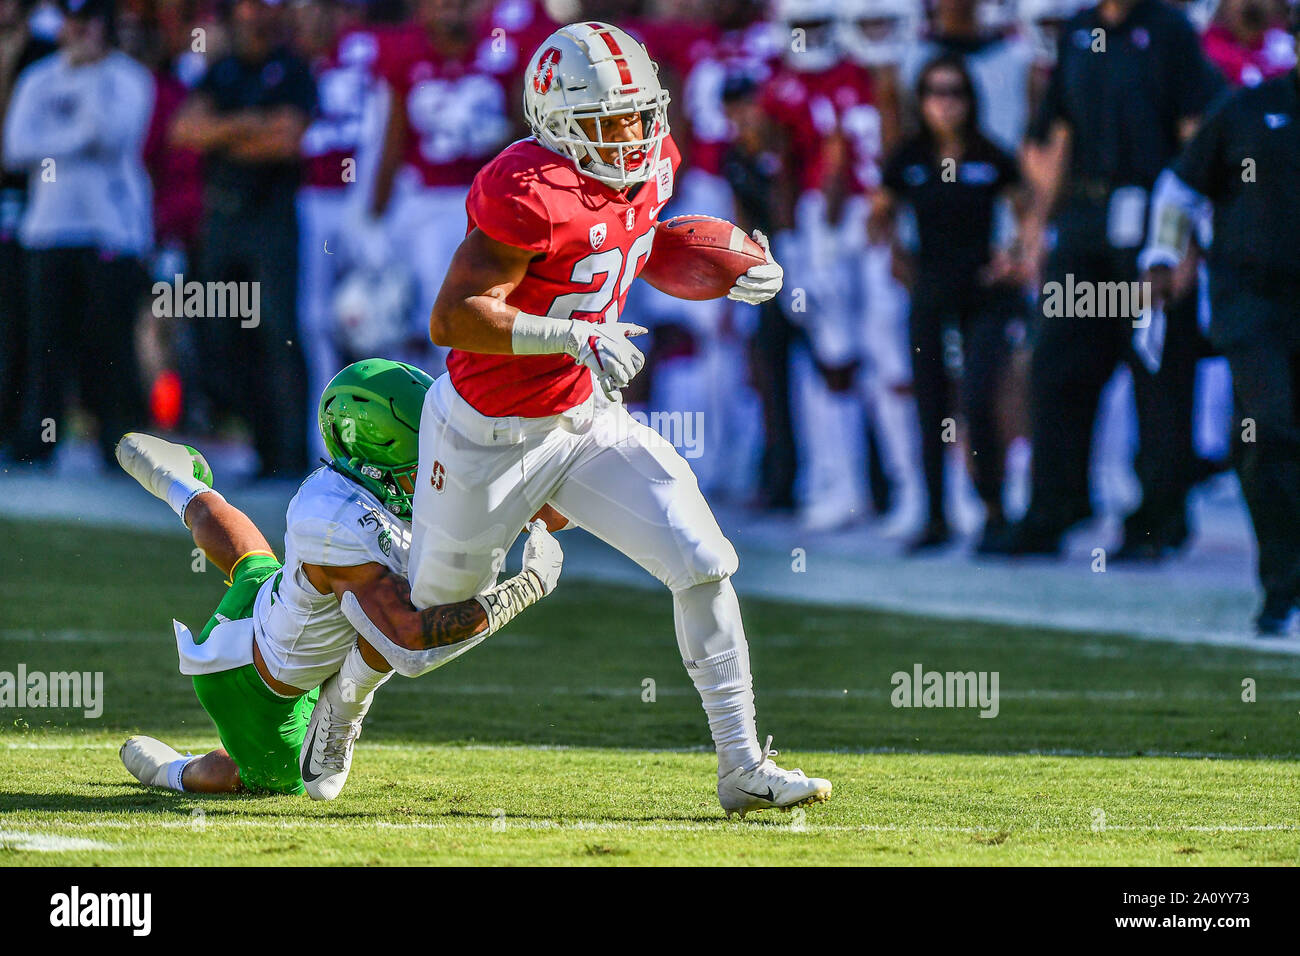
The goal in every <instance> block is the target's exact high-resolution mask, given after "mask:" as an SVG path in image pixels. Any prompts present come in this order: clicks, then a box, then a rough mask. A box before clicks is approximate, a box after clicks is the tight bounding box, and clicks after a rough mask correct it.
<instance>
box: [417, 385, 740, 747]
mask: <svg viewBox="0 0 1300 956" xmlns="http://www.w3.org/2000/svg"><path fill="white" fill-rule="evenodd" d="M547 503H549V504H551V505H552V506H553V507H554V508H555V509H556V510H557V511H559V512H560V513H561V514H563V515H564V516H565V517H566V518H568V519H569V520H570V521H571V522H573V523H574V524H575V525H577V526H578V527H581V528H584V529H586V530H587V531H589V532H591V533H592V534H593V535H595V536H596V537H597V538H600V539H601V540H602V541H604V542H606V543H607V544H609V545H611V546H612V547H614V548H616V549H617V550H619V551H621V552H622V553H623V554H625V555H627V556H628V557H629V558H631V559H632V560H634V561H635V562H636V563H637V564H639V565H641V567H643V568H644V569H645V570H647V571H649V572H650V573H651V574H653V575H654V576H655V577H657V578H658V579H659V580H660V581H662V582H663V583H664V584H665V585H667V586H668V588H669V590H671V591H672V593H673V606H674V620H675V623H676V631H677V644H678V648H679V649H680V651H681V655H682V661H683V663H684V664H685V665H686V669H687V672H688V673H689V674H690V675H691V679H692V681H694V683H695V686H696V688H697V690H699V692H700V695H701V699H702V700H703V703H704V709H705V711H706V713H707V714H708V718H709V727H710V730H711V732H712V734H713V739H714V743H715V745H716V746H717V750H718V757H719V771H720V772H721V773H726V772H729V771H730V770H731V769H732V768H734V767H736V766H744V767H751V766H756V765H757V764H758V763H759V762H760V760H761V759H762V758H761V755H760V753H759V748H758V734H757V731H756V729H755V726H754V703H753V690H752V687H753V684H752V678H751V677H750V672H749V649H748V645H747V644H746V641H745V632H744V627H743V625H742V624H741V619H740V605H739V602H738V601H737V599H736V594H735V591H734V590H733V589H732V586H731V583H730V581H729V580H728V578H729V577H730V575H731V574H732V573H733V572H734V571H735V570H736V566H737V558H736V552H735V549H734V548H733V547H732V546H731V543H730V542H729V541H728V540H727V539H726V537H725V536H724V535H723V534H722V530H721V529H720V528H719V527H718V522H717V520H716V519H715V518H714V517H713V513H712V512H711V511H710V509H709V506H708V504H707V503H706V502H705V500H704V497H703V495H701V494H700V490H699V485H698V484H697V483H696V480H695V476H694V474H693V473H692V472H691V469H690V468H689V467H688V466H687V464H686V462H685V460H683V459H682V457H681V456H680V455H678V454H677V452H676V451H675V450H674V449H673V448H672V447H671V446H670V445H668V443H667V442H666V441H664V440H663V439H661V438H660V436H659V435H658V434H657V433H656V432H654V431H652V430H651V429H649V428H647V427H646V426H644V425H641V424H639V423H638V422H637V421H636V420H635V419H633V418H632V416H631V415H630V414H629V413H628V412H627V410H626V409H624V408H623V407H622V406H621V405H617V404H612V403H610V402H608V401H606V400H605V399H604V397H603V395H602V394H601V393H600V392H599V390H597V392H596V394H595V395H593V396H592V398H590V399H588V400H587V401H586V402H584V403H583V404H581V405H578V406H576V407H575V408H572V409H570V410H569V411H567V412H565V413H563V414H561V415H554V416H550V417H547V418H517V417H516V418H488V417H487V416H484V415H481V414H480V413H479V412H477V411H476V410H475V409H474V408H473V407H471V406H470V404H469V403H468V402H466V401H465V400H464V399H463V398H461V397H460V395H459V394H458V393H457V392H456V390H455V388H454V387H453V386H452V384H451V380H450V378H449V377H448V376H447V375H443V376H442V377H440V378H439V379H438V380H437V382H436V383H435V384H434V387H433V388H431V389H430V390H429V394H428V396H427V398H426V399H425V403H424V410H423V413H422V417H421V419H420V468H419V473H418V475H417V478H416V489H415V504H414V514H413V520H412V542H411V557H410V580H411V599H412V601H413V602H414V603H415V605H416V606H417V607H430V606H433V605H437V604H447V603H451V602H455V601H462V600H465V599H466V598H469V597H471V596H472V595H474V594H477V593H478V592H480V591H482V590H483V589H485V588H487V587H490V586H492V585H493V584H494V583H495V582H496V580H497V576H498V574H499V573H500V571H501V570H502V564H503V562H504V559H505V554H506V552H507V550H509V548H510V546H511V544H512V543H513V542H514V540H515V538H516V536H518V535H519V533H520V531H521V530H522V529H523V527H524V524H525V523H526V522H527V521H528V519H529V518H531V517H532V516H533V515H534V514H535V513H536V512H537V511H538V510H539V509H540V508H541V507H542V505H544V504H547ZM612 623H614V624H615V626H617V625H618V624H622V623H625V622H612ZM626 625H627V626H635V624H634V622H630V621H629V622H626Z"/></svg>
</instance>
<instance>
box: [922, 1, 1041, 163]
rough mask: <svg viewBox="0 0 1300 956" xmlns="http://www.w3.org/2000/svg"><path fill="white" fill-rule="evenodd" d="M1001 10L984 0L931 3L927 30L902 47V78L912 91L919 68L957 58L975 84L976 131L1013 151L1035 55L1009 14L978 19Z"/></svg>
mask: <svg viewBox="0 0 1300 956" xmlns="http://www.w3.org/2000/svg"><path fill="white" fill-rule="evenodd" d="M1001 10H1002V7H1001V5H997V4H993V3H989V2H987V0H936V2H935V7H934V15H933V20H932V22H931V26H930V29H929V30H928V32H927V33H926V34H925V35H924V36H923V37H922V38H921V39H920V41H919V42H917V43H915V44H911V45H910V46H909V47H908V49H907V56H906V57H905V59H904V60H903V65H902V70H901V80H902V82H903V84H904V85H905V86H906V88H907V89H909V90H911V89H913V88H915V86H916V79H917V77H918V76H919V74H920V71H921V68H922V67H923V66H925V64H927V63H929V62H931V61H932V60H934V58H935V57H937V56H940V55H941V54H945V53H947V54H952V55H955V56H960V57H961V58H962V59H963V60H964V61H965V63H966V69H967V70H968V71H969V72H970V76H971V80H972V81H973V82H974V84H975V94H976V97H977V98H978V100H979V104H980V113H979V117H978V122H979V129H980V132H981V133H983V134H984V135H985V136H986V137H988V138H989V139H991V140H992V141H993V142H994V143H995V144H997V145H998V146H999V147H1001V148H1002V149H1004V150H1011V151H1014V150H1017V149H1019V148H1020V142H1021V140H1022V139H1024V135H1025V127H1026V126H1027V125H1028V123H1029V107H1030V82H1029V81H1030V72H1031V67H1032V65H1033V60H1034V56H1033V51H1032V49H1031V48H1030V45H1029V43H1028V42H1027V41H1026V40H1025V39H1024V38H1023V37H1021V36H1020V35H1019V34H1018V33H1016V32H1014V31H1012V30H1011V29H1010V27H1011V23H1010V22H1006V21H1009V19H1010V17H1009V16H1008V17H1002V18H998V17H987V16H985V17H981V16H980V13H981V12H982V11H993V12H1001Z"/></svg>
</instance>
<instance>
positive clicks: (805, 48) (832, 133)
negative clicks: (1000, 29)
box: [761, 0, 920, 531]
mask: <svg viewBox="0 0 1300 956" xmlns="http://www.w3.org/2000/svg"><path fill="white" fill-rule="evenodd" d="M777 11H778V14H779V17H780V19H779V21H778V23H779V27H780V29H781V31H782V35H783V36H784V37H785V38H787V39H786V40H785V42H784V45H783V47H782V49H783V51H784V52H783V53H782V59H781V62H780V65H779V66H778V67H777V69H776V70H775V72H774V73H773V75H772V77H771V79H769V80H768V81H767V83H766V84H765V85H764V89H763V94H762V100H761V103H762V108H763V111H764V113H766V114H767V116H768V118H769V120H770V122H771V129H772V133H771V139H772V144H773V145H772V148H773V150H774V151H775V152H776V153H777V155H779V156H780V158H781V163H782V166H783V168H785V169H787V170H789V171H790V174H789V175H785V176H782V177H781V178H780V180H779V186H780V188H779V189H778V193H777V197H776V203H775V218H776V221H777V223H778V224H779V225H780V230H779V231H778V233H777V235H776V236H775V237H774V239H773V252H774V254H775V255H776V257H777V259H779V260H780V261H781V262H782V263H784V264H785V268H786V271H787V273H788V274H789V275H790V276H791V277H792V279H791V281H788V282H787V283H786V284H785V288H784V289H783V291H782V294H781V300H782V305H783V307H784V308H785V309H786V312H787V315H789V316H790V317H791V319H792V320H793V321H795V322H796V323H798V324H801V325H802V326H803V327H804V329H805V331H806V333H807V339H808V342H809V344H810V352H811V356H810V358H811V362H810V363H809V362H802V361H800V362H799V363H798V364H797V365H796V378H797V381H799V382H800V383H801V384H799V385H798V386H797V389H798V392H799V394H800V395H801V398H802V399H803V405H804V408H805V410H804V411H803V412H802V413H801V414H800V416H799V418H800V421H801V422H802V423H803V427H802V429H801V432H802V435H803V438H804V440H805V446H804V447H805V448H806V450H807V462H808V468H807V475H806V480H805V481H804V482H803V488H802V492H803V499H804V513H803V520H804V524H805V526H806V527H807V528H808V529H809V530H821V531H826V530H831V529H836V528H840V527H844V526H846V525H849V524H851V523H853V522H854V521H857V520H860V519H861V518H863V517H864V516H865V513H866V512H865V508H866V502H865V494H864V490H865V489H864V487H863V485H864V478H865V475H866V473H867V455H866V449H865V447H864V443H863V440H862V438H863V435H864V432H865V431H866V427H865V423H867V422H869V423H870V426H871V428H872V431H873V433H874V435H875V436H877V437H878V439H879V440H880V441H881V443H882V445H883V446H884V448H885V450H886V451H885V453H884V454H883V456H882V457H883V458H884V459H885V461H886V462H887V463H888V474H889V479H890V481H891V483H892V485H893V489H894V491H895V492H896V494H894V499H895V502H894V506H895V508H896V509H897V512H898V514H896V516H895V518H894V519H893V520H895V521H897V520H899V519H900V518H901V519H902V520H904V521H906V520H910V518H911V515H912V513H914V512H916V511H919V504H920V501H919V499H920V496H919V494H918V493H917V492H918V490H919V489H918V487H917V485H918V482H917V481H916V469H915V467H914V465H913V459H914V456H913V453H912V449H913V447H914V445H913V435H914V429H915V426H914V418H913V415H912V413H911V409H910V408H909V407H908V403H907V401H906V399H905V398H904V396H903V395H902V394H901V386H904V385H905V383H906V381H907V379H908V378H909V377H910V375H909V372H908V370H907V368H906V348H905V345H904V339H905V335H906V331H905V328H904V327H903V325H902V320H903V316H902V310H901V308H898V305H899V303H898V301H897V296H896V294H895V293H894V290H893V289H892V288H891V286H890V279H889V269H888V250H887V249H884V248H879V247H877V248H872V247H869V246H868V244H867V233H866V220H867V212H868V208H869V200H868V196H869V194H870V193H871V191H872V190H874V189H875V187H876V186H877V185H878V183H879V175H880V171H879V166H878V163H879V160H880V155H881V151H882V149H884V148H885V147H886V146H889V145H892V144H891V143H888V142H887V141H886V139H885V128H884V125H883V123H882V117H881V114H880V111H879V110H878V109H877V108H876V105H875V97H876V83H875V74H874V73H873V71H872V70H871V69H869V68H867V67H865V66H863V65H861V64H859V63H857V62H855V61H853V60H851V59H849V58H848V57H847V56H846V55H845V52H844V50H843V49H842V47H841V45H840V41H839V39H838V36H839V29H840V21H839V10H838V7H837V5H836V4H834V3H831V2H829V0H798V2H789V3H781V4H778V5H777ZM809 364H811V365H812V366H813V368H814V369H815V371H813V372H812V373H811V374H807V373H806V371H805V370H806V369H807V367H808V365H809Z"/></svg>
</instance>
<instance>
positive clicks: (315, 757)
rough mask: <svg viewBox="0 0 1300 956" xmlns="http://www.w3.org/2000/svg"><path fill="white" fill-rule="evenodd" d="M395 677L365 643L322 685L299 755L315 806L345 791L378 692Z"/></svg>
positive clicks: (357, 647)
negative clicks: (319, 801) (365, 721)
mask: <svg viewBox="0 0 1300 956" xmlns="http://www.w3.org/2000/svg"><path fill="white" fill-rule="evenodd" d="M392 676H393V672H392V669H391V668H390V667H389V666H388V664H387V662H385V661H384V660H383V658H382V657H380V655H379V654H378V653H377V652H376V651H374V650H373V649H371V648H370V647H369V645H367V644H365V642H364V641H362V642H360V643H358V644H355V645H353V647H352V649H351V650H350V651H348V656H347V657H346V658H344V660H343V666H342V667H340V668H339V670H338V673H336V674H333V675H331V676H330V677H329V679H328V680H326V681H325V683H324V684H322V685H321V687H320V696H319V697H318V698H317V700H316V706H315V707H314V708H313V710H312V712H311V720H310V722H309V723H308V725H307V732H306V734H305V735H304V737H303V743H302V749H301V751H300V753H299V761H300V770H301V774H302V782H303V786H304V787H305V788H306V790H307V795H308V796H309V797H311V798H312V799H313V800H333V799H334V798H335V797H337V796H338V795H339V793H340V792H341V791H342V790H343V785H344V784H346V783H347V781H348V773H349V772H350V771H351V769H352V753H353V749H354V747H355V746H356V742H357V738H358V737H360V736H361V725H362V722H363V721H364V720H365V717H366V714H367V713H368V712H369V711H370V705H371V703H372V702H373V701H374V699H375V691H376V690H378V689H379V687H380V686H382V685H383V684H384V683H385V682H386V681H387V680H388V679H389V678H390V677H392Z"/></svg>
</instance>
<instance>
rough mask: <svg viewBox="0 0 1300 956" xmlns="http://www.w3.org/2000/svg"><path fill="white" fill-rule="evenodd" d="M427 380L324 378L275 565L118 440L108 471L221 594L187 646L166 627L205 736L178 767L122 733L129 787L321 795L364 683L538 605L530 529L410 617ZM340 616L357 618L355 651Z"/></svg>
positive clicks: (144, 444)
mask: <svg viewBox="0 0 1300 956" xmlns="http://www.w3.org/2000/svg"><path fill="white" fill-rule="evenodd" d="M430 383H431V379H430V378H429V377H428V376H427V375H425V374H424V373H423V372H421V371H419V370H418V369H414V368H411V367H410V366H406V365H401V364H399V363H397V362H390V361H386V360H383V359H370V360H367V361H363V362H357V363H355V364H353V365H350V366H348V367H347V368H345V369H343V371H341V372H339V374H338V375H336V376H335V377H334V379H333V380H331V382H330V383H329V385H328V386H327V387H326V389H325V391H324V393H323V394H322V396H321V403H320V416H319V419H320V428H321V436H322V438H323V440H324V442H325V446H326V448H327V449H328V450H329V452H330V455H331V457H332V461H331V462H330V463H329V465H328V466H327V467H324V468H321V469H318V470H317V471H315V472H313V473H312V474H311V475H310V476H309V477H308V478H307V479H306V480H305V481H304V482H303V483H302V486H301V487H300V488H299V489H298V493H297V494H296V495H295V496H294V498H293V500H292V501H291V502H290V504H289V509H288V513H287V516H286V518H287V530H286V533H285V560H284V563H283V564H281V563H280V562H279V561H277V560H276V558H275V556H274V554H272V552H271V546H270V545H269V544H268V543H267V541H266V538H265V537H263V535H262V533H261V532H260V531H259V530H258V529H257V527H256V526H255V525H254V524H253V522H252V521H250V520H249V518H248V517H247V516H246V515H244V514H243V513H242V512H241V511H239V510H238V509H236V508H235V507H234V506H233V505H231V504H229V503H228V502H227V501H226V500H225V499H224V498H223V497H222V496H221V495H220V493H218V492H216V491H214V490H213V489H212V488H211V481H212V473H211V471H210V470H209V469H208V466H207V463H206V462H205V461H204V460H203V457H202V456H201V455H200V454H199V453H198V452H196V451H195V450H194V449H192V448H189V447H188V446H186V445H177V444H173V443H171V442H168V441H164V440H163V439H160V438H154V437H152V436H150V435H141V434H136V433H132V434H128V435H126V436H125V437H123V439H122V441H121V442H120V443H119V444H118V449H117V457H118V461H119V462H120V463H121V465H122V467H123V468H124V469H125V470H126V471H127V472H128V473H129V474H130V475H131V476H132V477H134V478H135V479H136V480H137V481H139V482H140V483H141V484H142V485H144V487H145V488H146V489H148V490H149V491H151V492H152V493H153V494H155V495H156V496H157V497H159V498H162V499H163V500H164V501H166V502H167V503H168V504H169V505H171V507H172V508H173V510H175V511H176V513H177V514H178V515H180V516H181V520H182V521H184V522H185V524H186V526H187V527H188V528H189V529H190V531H191V532H192V534H193V535H194V543H195V544H196V545H198V547H199V548H201V549H202V550H203V551H204V553H205V554H206V555H207V558H208V560H209V561H211V562H212V563H213V564H215V565H216V566H217V567H219V568H220V569H221V570H222V571H224V572H226V574H227V575H228V576H229V583H230V591H229V592H228V593H227V594H226V596H225V598H224V599H223V600H222V601H221V603H220V604H219V605H218V606H217V609H216V612H215V613H214V614H213V616H212V619H211V620H210V621H209V622H208V624H207V626H206V627H205V628H204V629H203V630H202V632H201V633H200V634H199V636H198V637H197V638H196V637H194V636H193V635H192V634H191V633H190V631H189V630H188V629H187V628H186V627H185V626H184V625H182V624H180V623H179V622H175V630H176V643H177V650H178V652H179V654H180V661H181V673H183V674H186V675H188V676H190V677H192V678H193V682H194V690H195V693H196V694H197V696H198V698H199V702H200V703H201V704H202V705H203V708H204V709H205V710H206V711H207V712H208V715H209V716H210V717H211V718H212V720H213V723H215V724H216V726H217V731H218V733H219V734H220V736H221V744H222V746H221V748H219V749H217V750H213V751H211V752H209V753H207V754H205V755H203V756H201V757H188V756H182V755H181V754H180V753H178V752H177V751H176V750H174V749H172V748H171V747H169V746H168V745H167V744H165V743H163V742H162V741H159V740H155V739H153V738H151V737H140V736H137V737H132V738H131V739H130V740H128V741H127V742H126V743H125V744H124V745H123V746H122V749H121V756H122V761H123V763H124V764H126V767H127V769H128V770H130V771H131V773H132V774H133V775H134V776H135V777H136V779H138V780H139V781H140V782H141V783H144V784H147V785H152V786H160V787H169V788H171V789H173V790H185V791H189V792H196V793H230V792H235V791H239V790H245V789H247V790H260V791H270V792H275V793H302V792H303V791H304V790H306V791H307V792H308V793H309V794H310V795H311V796H312V797H313V798H314V799H323V800H329V799H333V798H334V797H335V796H337V795H338V793H339V791H340V790H341V789H342V787H343V784H344V782H345V781H346V779H347V775H348V771H349V769H350V767H351V762H352V750H353V744H354V743H355V741H356V739H357V737H358V736H359V735H360V729H361V721H362V718H364V716H365V714H366V712H367V710H368V709H369V707H370V703H371V700H372V699H373V694H374V690H375V688H377V687H378V686H379V685H381V684H383V683H384V682H385V681H386V680H387V679H388V678H389V677H390V676H391V674H392V671H393V670H397V671H398V672H399V673H401V674H403V675H404V676H409V677H414V676H417V675H418V674H421V673H425V672H426V671H429V670H432V669H433V668H435V667H439V666H441V665H442V664H445V663H447V662H448V661H450V660H452V659H453V658H455V657H458V656H459V655H460V654H463V653H464V652H465V651H467V650H469V649H470V648H471V647H473V646H474V645H475V644H478V643H479V642H480V641H482V640H483V639H484V638H486V637H487V636H488V635H489V634H492V633H494V632H495V631H497V630H498V629H499V628H501V627H503V626H504V625H505V624H506V622H508V621H509V620H510V619H511V618H513V617H514V616H515V615H516V614H518V613H519V612H520V611H521V610H523V609H524V608H525V607H528V606H529V605H531V604H533V603H534V602H536V601H537V600H539V599H540V598H541V597H543V596H544V595H545V594H548V593H550V592H551V591H552V590H553V589H554V588H555V584H556V581H557V580H558V578H559V573H560V567H561V563H562V561H563V554H562V552H561V551H560V548H559V545H558V544H556V543H555V540H554V539H553V538H551V537H550V535H549V534H548V533H547V531H546V529H545V526H544V525H543V523H542V522H541V521H536V522H534V523H533V524H532V525H531V527H530V539H529V542H528V546H527V547H526V548H525V553H524V569H523V571H522V572H521V573H520V574H518V575H516V576H515V577H513V578H511V579H510V580H508V581H506V582H503V583H502V584H500V585H497V586H496V587H493V588H489V589H486V590H485V591H484V592H483V593H481V594H475V595H471V596H468V597H467V599H465V600H460V601H456V602H449V603H447V604H445V605H441V606H437V607H429V608H426V609H423V610H417V609H416V608H415V607H414V606H413V605H412V604H411V601H410V589H409V587H408V586H407V582H406V570H407V567H406V566H407V557H408V552H409V549H410V544H411V529H410V523H409V518H410V509H411V491H412V484H411V482H412V480H413V479H414V476H415V472H416V450H417V447H418V443H417V428H418V425H419V416H420V408H421V405H422V403H423V401H424V396H425V392H426V391H427V390H428V388H429V385H430ZM351 618H360V619H363V620H364V621H365V624H366V628H367V639H362V640H358V636H357V630H356V628H355V627H354V625H353V624H352V623H351V621H350V619H351Z"/></svg>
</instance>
